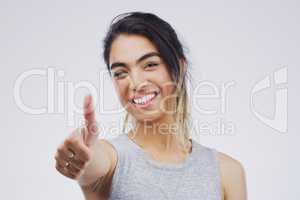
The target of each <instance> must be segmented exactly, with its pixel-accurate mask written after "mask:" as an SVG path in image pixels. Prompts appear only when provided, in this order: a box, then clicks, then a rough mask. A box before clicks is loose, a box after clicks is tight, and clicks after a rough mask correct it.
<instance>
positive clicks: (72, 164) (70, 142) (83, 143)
mask: <svg viewBox="0 0 300 200" xmlns="http://www.w3.org/2000/svg"><path fill="white" fill-rule="evenodd" d="M83 109H84V118H85V126H84V127H83V128H78V129H76V130H75V131H73V132H72V133H71V134H70V136H68V137H67V138H66V139H65V140H64V141H63V143H62V144H61V145H60V146H59V147H58V149H57V152H56V154H55V160H56V169H57V170H58V171H59V172H60V173H61V174H63V175H64V176H66V177H69V178H71V179H75V180H78V181H79V182H80V183H82V184H84V183H88V182H92V181H94V180H91V179H92V178H95V177H92V176H91V174H95V173H96V172H95V171H97V170H96V169H95V170H94V171H93V169H91V168H90V167H88V166H89V165H90V163H91V161H92V160H93V153H94V152H93V151H94V150H93V148H92V147H93V145H94V144H95V142H96V141H97V137H98V127H97V122H96V119H95V111H94V107H93V102H92V96H91V95H88V96H86V97H85V99H84V106H83ZM94 167H97V166H94ZM87 168H89V172H90V173H87V172H86V171H87ZM87 174H90V175H89V176H87Z"/></svg>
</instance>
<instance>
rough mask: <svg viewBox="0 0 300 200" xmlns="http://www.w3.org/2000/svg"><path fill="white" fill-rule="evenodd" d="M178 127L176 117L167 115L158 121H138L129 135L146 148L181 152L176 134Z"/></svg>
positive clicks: (165, 151)
mask: <svg viewBox="0 0 300 200" xmlns="http://www.w3.org/2000/svg"><path fill="white" fill-rule="evenodd" d="M177 129H178V127H177V124H176V123H175V120H174V117H172V116H169V117H165V118H164V119H162V120H157V121H142V122H137V124H136V127H135V128H134V129H133V130H131V131H130V133H129V136H130V137H131V138H132V139H133V140H134V141H135V142H136V143H138V144H139V145H140V146H142V147H143V148H144V149H150V150H154V151H158V152H163V153H174V152H181V151H182V150H181V149H180V146H179V143H178V140H177V138H176V137H175V134H176V133H177V132H178V131H177Z"/></svg>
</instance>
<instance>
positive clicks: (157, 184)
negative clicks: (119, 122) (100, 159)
mask: <svg viewBox="0 0 300 200" xmlns="http://www.w3.org/2000/svg"><path fill="white" fill-rule="evenodd" d="M107 141H108V142H109V143H110V144H112V145H113V147H114V148H115V150H116V152H117V156H118V159H117V164H116V167H115V171H114V174H113V177H112V182H111V194H110V197H109V198H108V199H109V200H118V199H122V200H143V199H146V200H169V199H170V200H171V199H172V200H183V199H188V200H196V199H197V200H221V181H220V175H219V163H218V160H217V151H216V149H214V148H209V147H206V146H204V145H201V144H200V143H198V142H197V141H195V140H194V139H191V141H192V152H191V153H190V155H189V156H188V157H187V159H186V160H185V162H183V163H180V164H170V163H161V162H159V161H156V160H153V159H152V158H151V157H150V156H148V154H146V152H145V151H143V149H142V147H140V146H139V145H138V144H136V143H135V142H133V141H132V140H131V139H130V138H129V137H128V135H127V134H121V135H119V136H117V137H115V138H112V139H107Z"/></svg>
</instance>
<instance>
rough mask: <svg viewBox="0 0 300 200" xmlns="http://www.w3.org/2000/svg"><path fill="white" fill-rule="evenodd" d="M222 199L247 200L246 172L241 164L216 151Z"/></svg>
mask: <svg viewBox="0 0 300 200" xmlns="http://www.w3.org/2000/svg"><path fill="white" fill-rule="evenodd" d="M218 159H219V161H220V173H221V179H222V188H223V199H224V200H247V186H246V174H245V170H244V167H243V166H242V164H241V163H240V162H239V161H237V160H235V159H234V158H232V157H230V156H228V155H226V154H224V153H221V152H218Z"/></svg>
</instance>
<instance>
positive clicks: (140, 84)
mask: <svg viewBox="0 0 300 200" xmlns="http://www.w3.org/2000/svg"><path fill="white" fill-rule="evenodd" d="M146 85H147V80H146V79H145V78H144V76H143V75H142V73H137V72H132V73H131V75H130V86H129V87H130V90H132V91H134V92H137V91H140V90H143V89H144V88H145V86H146Z"/></svg>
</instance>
